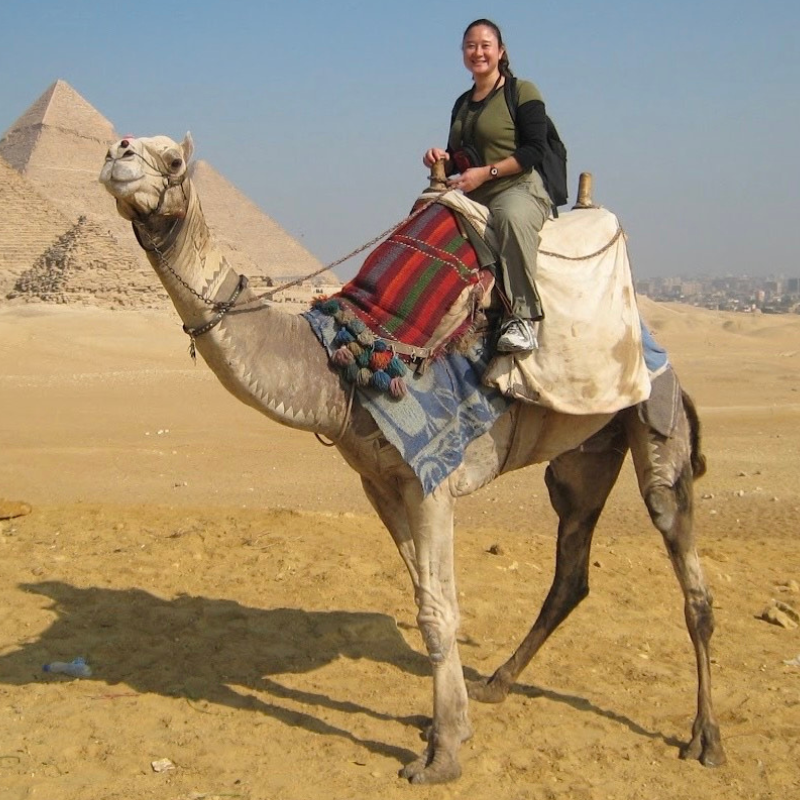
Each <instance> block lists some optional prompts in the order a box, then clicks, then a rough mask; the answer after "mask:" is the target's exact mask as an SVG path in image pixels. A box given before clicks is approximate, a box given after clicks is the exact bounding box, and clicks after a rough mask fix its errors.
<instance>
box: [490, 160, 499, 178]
mask: <svg viewBox="0 0 800 800" xmlns="http://www.w3.org/2000/svg"><path fill="white" fill-rule="evenodd" d="M499 176H500V173H499V172H498V171H497V167H496V166H495V165H494V164H492V165H491V166H490V167H489V177H490V178H492V179H493V180H494V178H497V177H499Z"/></svg>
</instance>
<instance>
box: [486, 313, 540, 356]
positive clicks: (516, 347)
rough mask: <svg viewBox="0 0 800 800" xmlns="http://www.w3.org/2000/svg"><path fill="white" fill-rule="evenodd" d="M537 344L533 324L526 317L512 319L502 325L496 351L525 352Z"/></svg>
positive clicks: (534, 348)
mask: <svg viewBox="0 0 800 800" xmlns="http://www.w3.org/2000/svg"><path fill="white" fill-rule="evenodd" d="M538 346H539V343H538V342H537V341H536V335H535V334H534V332H533V325H531V323H530V322H529V321H528V320H526V319H512V320H510V321H509V322H507V323H506V324H505V325H504V326H503V328H502V330H501V333H500V338H499V339H498V340H497V347H496V350H497V352H498V353H527V352H530V351H531V350H536V348H537V347H538Z"/></svg>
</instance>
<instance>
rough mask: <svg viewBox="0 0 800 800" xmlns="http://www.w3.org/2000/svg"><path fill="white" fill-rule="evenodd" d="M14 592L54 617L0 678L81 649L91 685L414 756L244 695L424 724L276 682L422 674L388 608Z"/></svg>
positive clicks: (26, 677) (64, 589) (551, 695)
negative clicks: (335, 666)
mask: <svg viewBox="0 0 800 800" xmlns="http://www.w3.org/2000/svg"><path fill="white" fill-rule="evenodd" d="M20 588H21V589H22V590H24V591H26V592H30V593H33V594H38V595H42V596H44V597H48V598H50V599H51V600H52V601H53V605H52V607H51V608H52V611H53V612H54V613H55V614H56V619H55V620H54V621H53V622H52V623H51V625H50V626H49V627H48V628H47V629H46V630H45V631H43V632H42V633H41V635H40V636H39V637H38V638H37V639H36V640H35V641H32V642H29V643H26V644H24V645H23V646H22V647H21V648H20V649H18V650H15V651H13V652H11V653H7V654H6V655H3V656H0V683H3V684H8V685H17V686H22V685H25V684H29V683H37V682H41V681H44V680H53V678H51V677H49V676H47V675H46V674H44V673H43V672H42V669H41V667H42V664H44V663H46V662H48V661H53V660H62V661H63V660H67V661H68V660H71V659H72V658H73V657H74V656H78V655H81V656H84V657H85V658H86V660H87V661H88V662H89V663H90V664H91V666H92V669H93V676H92V678H91V679H90V680H93V681H98V682H102V683H105V684H107V685H110V686H114V685H117V684H124V685H125V686H127V687H130V689H132V690H135V691H137V692H142V693H154V694H160V695H163V696H167V697H186V698H187V699H189V700H190V701H205V702H208V703H212V704H218V705H224V706H228V707H231V708H238V709H242V710H248V711H254V712H256V713H262V714H266V715H268V716H270V717H272V718H274V719H276V720H278V721H279V722H282V723H284V724H286V725H292V726H299V727H302V728H305V729H307V730H309V731H313V732H315V733H317V734H324V735H331V736H339V737H343V738H346V739H348V740H350V741H352V742H354V743H356V744H359V745H360V746H363V747H365V748H366V749H367V750H369V751H371V752H374V753H377V754H379V755H383V756H387V757H390V758H395V759H397V760H398V761H399V762H401V763H406V762H408V761H409V760H411V759H413V758H415V757H416V753H414V752H412V751H410V750H406V749H403V748H398V747H394V746H392V745H389V744H386V743H383V742H376V741H371V740H364V739H361V738H359V737H357V736H355V735H354V734H353V733H351V732H350V731H348V730H345V729H343V728H339V727H336V726H334V725H331V724H330V723H329V722H326V721H324V720H322V719H320V718H319V717H318V716H315V715H314V714H313V713H309V712H303V711H298V710H295V709H290V708H286V707H284V706H281V705H279V704H277V703H273V702H270V701H269V700H267V699H263V697H259V696H257V695H256V694H250V693H249V692H248V690H249V691H251V692H258V693H261V694H262V695H267V696H269V697H272V698H275V700H276V701H280V700H285V701H292V702H295V703H299V704H302V705H304V706H307V707H308V708H311V709H314V708H319V709H328V710H335V711H340V712H344V713H351V714H364V715H367V716H370V717H372V718H374V719H379V720H386V721H393V722H399V723H400V724H403V725H407V726H409V727H413V728H415V729H422V728H424V727H426V725H427V724H428V723H429V721H430V720H429V719H427V718H426V717H424V716H422V715H411V716H403V717H397V716H393V715H390V714H386V713H383V712H380V711H377V710H375V709H372V708H368V707H366V706H363V705H360V704H359V703H356V702H352V701H348V700H338V699H334V698H332V697H329V696H327V695H325V694H320V693H315V692H309V691H303V690H299V689H295V688H291V687H287V686H285V685H283V684H282V683H281V682H279V681H278V680H275V679H274V678H273V677H271V676H274V675H280V674H287V673H288V674H293V673H294V674H297V673H305V672H310V671H312V670H315V669H318V668H320V667H322V666H324V665H326V664H328V663H330V662H332V661H335V660H336V659H338V658H348V659H353V660H358V659H369V660H371V661H375V662H378V663H384V664H387V665H391V666H393V667H395V668H397V669H398V670H401V671H402V672H405V673H409V674H411V675H416V676H419V677H427V676H429V675H430V665H429V663H428V659H427V657H425V656H424V655H422V654H421V653H418V652H416V651H415V650H413V649H411V648H410V647H409V646H408V644H407V643H406V641H405V639H404V638H403V636H402V635H401V633H400V631H399V630H398V627H397V625H396V623H395V621H394V620H393V619H392V618H391V617H389V616H387V615H385V614H378V613H369V612H351V611H304V610H302V609H294V608H273V609H260V608H251V607H247V606H243V605H241V604H239V603H237V602H235V601H232V600H222V599H212V598H206V597H193V596H188V595H183V596H179V597H176V598H173V599H169V600H164V599H162V598H159V597H156V596H155V595H153V594H150V593H148V592H145V591H143V590H141V589H121V590H120V589H106V588H97V587H91V588H78V587H75V586H71V585H69V584H66V583H62V582H58V581H44V582H41V583H33V584H22V585H21V587H20ZM465 675H466V677H467V678H468V679H470V680H476V679H478V678H479V675H478V673H477V672H475V671H474V670H473V669H471V668H467V669H465ZM62 680H63V679H62ZM233 687H236V688H233ZM512 692H513V693H514V694H518V695H523V696H525V697H529V698H545V699H546V700H548V701H552V702H558V703H565V704H566V705H569V706H570V707H572V708H575V709H577V710H580V711H583V712H586V713H591V714H595V715H598V716H601V717H605V718H607V719H610V720H613V721H614V722H616V723H619V724H621V725H624V726H625V727H627V728H628V729H629V730H631V731H632V732H634V733H636V734H638V735H641V736H645V737H647V738H651V739H661V740H663V741H664V742H666V743H667V744H669V745H672V746H678V745H679V744H680V742H678V741H677V740H674V739H671V738H668V737H665V736H664V735H663V734H661V733H657V732H653V731H648V730H646V729H644V728H642V727H641V726H640V725H638V724H637V723H636V722H634V721H632V720H630V719H629V718H627V717H625V716H622V715H619V714H616V713H614V712H611V711H607V710H604V709H601V708H598V707H597V706H595V705H593V704H592V703H591V702H589V701H588V700H586V699H585V698H581V697H576V696H572V695H567V694H561V693H558V692H554V691H551V690H546V689H540V688H537V687H535V686H528V685H525V684H518V685H517V686H516V687H514V689H513V690H512ZM545 713H546V712H545Z"/></svg>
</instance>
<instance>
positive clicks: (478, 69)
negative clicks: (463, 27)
mask: <svg viewBox="0 0 800 800" xmlns="http://www.w3.org/2000/svg"><path fill="white" fill-rule="evenodd" d="M461 52H462V54H463V56H464V66H465V67H466V68H467V69H468V70H469V71H470V72H471V73H472V76H473V77H474V78H477V77H479V76H491V75H494V74H496V73H497V71H498V64H499V63H500V58H501V57H502V55H503V52H504V48H502V47H500V43H499V42H498V41H497V34H496V33H495V32H494V31H493V30H492V29H491V28H490V27H489V26H488V25H476V26H475V27H474V28H470V29H469V30H468V31H467V34H466V36H464V41H463V42H462V44H461Z"/></svg>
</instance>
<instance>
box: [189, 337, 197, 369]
mask: <svg viewBox="0 0 800 800" xmlns="http://www.w3.org/2000/svg"><path fill="white" fill-rule="evenodd" d="M189 355H190V356H191V357H192V361H193V362H194V363H195V364H196V363H197V348H196V347H195V346H194V336H190V337H189Z"/></svg>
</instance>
